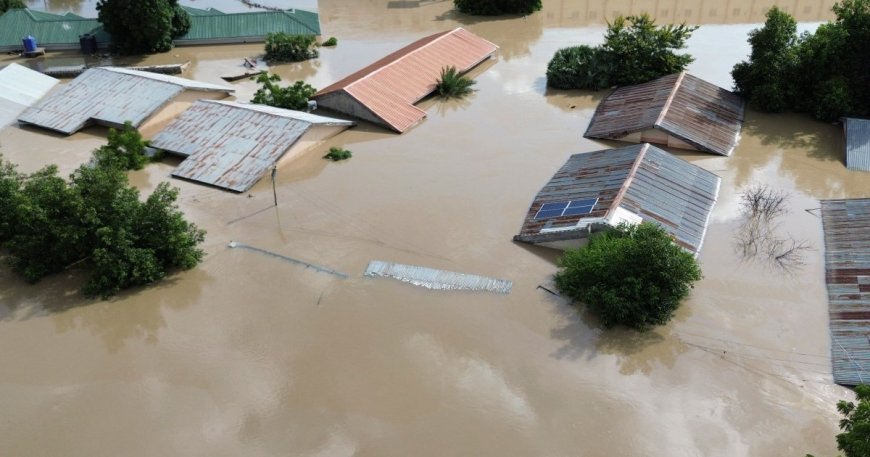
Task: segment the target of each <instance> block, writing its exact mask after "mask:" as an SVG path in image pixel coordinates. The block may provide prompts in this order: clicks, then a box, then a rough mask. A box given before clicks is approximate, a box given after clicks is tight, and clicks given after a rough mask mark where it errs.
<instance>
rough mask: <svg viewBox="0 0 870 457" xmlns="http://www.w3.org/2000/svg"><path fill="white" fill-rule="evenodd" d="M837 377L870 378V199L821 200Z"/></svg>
mask: <svg viewBox="0 0 870 457" xmlns="http://www.w3.org/2000/svg"><path fill="white" fill-rule="evenodd" d="M821 206H822V227H823V230H824V232H825V282H826V283H827V286H828V311H829V318H830V327H831V365H832V368H833V373H834V382H836V383H837V384H842V385H845V386H854V385H858V384H866V383H868V382H870V371H868V369H870V284H868V277H870V229H868V227H870V199H867V198H859V199H850V200H822V202H821Z"/></svg>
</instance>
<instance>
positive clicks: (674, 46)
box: [547, 13, 698, 90]
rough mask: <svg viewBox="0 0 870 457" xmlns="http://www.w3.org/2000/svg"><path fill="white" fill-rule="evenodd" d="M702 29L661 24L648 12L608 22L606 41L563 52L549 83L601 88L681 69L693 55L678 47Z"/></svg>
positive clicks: (553, 62) (552, 66)
mask: <svg viewBox="0 0 870 457" xmlns="http://www.w3.org/2000/svg"><path fill="white" fill-rule="evenodd" d="M697 28H698V27H690V26H687V25H686V24H680V25H673V24H670V25H664V26H656V24H655V21H654V20H653V19H652V18H650V17H649V15H648V14H646V13H644V14H641V15H639V16H628V17H623V16H618V17H617V18H616V19H614V21H613V22H612V23H609V24H608V26H607V32H606V34H605V36H604V44H603V45H601V46H596V47H594V48H593V47H589V46H576V47H570V48H564V49H560V50H559V51H557V52H556V54H555V55H554V56H553V59H551V60H550V63H549V64H548V65H547V85H548V86H550V87H553V88H556V89H591V90H599V89H603V88H606V87H611V86H626V85H632V84H640V83H644V82H647V81H651V80H653V79H656V78H659V77H662V76H665V75H670V74H673V73H679V72H681V71H683V70H684V69H685V68H686V66H688V65H689V64H690V63H691V62H692V60H693V59H692V56H690V55H688V54H677V53H676V51H678V50H680V49H683V48H685V46H686V40H688V39H689V38H690V37H691V36H692V32H694V31H695V30H697Z"/></svg>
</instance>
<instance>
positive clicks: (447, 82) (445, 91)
mask: <svg viewBox="0 0 870 457" xmlns="http://www.w3.org/2000/svg"><path fill="white" fill-rule="evenodd" d="M474 84H475V81H474V80H473V79H471V78H468V77H466V76H462V75H461V74H460V73H459V72H458V71H457V70H456V67H444V68H442V69H441V77H440V78H438V82H437V83H435V93H437V94H438V96H439V97H441V98H447V99H450V98H462V97H465V96H466V95H468V94H470V93H472V92H474V89H472V88H471V86H474Z"/></svg>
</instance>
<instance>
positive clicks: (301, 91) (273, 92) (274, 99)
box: [251, 73, 317, 110]
mask: <svg viewBox="0 0 870 457" xmlns="http://www.w3.org/2000/svg"><path fill="white" fill-rule="evenodd" d="M278 81H281V77H280V76H278V75H267V74H265V73H263V74H261V75H260V76H258V77H257V82H258V83H260V84H262V85H263V86H262V87H261V88H259V89H257V92H255V93H254V98H252V99H251V103H256V104H258V105H269V106H274V107H277V108H286V109H295V110H305V109H307V108H308V99H309V98H311V96H313V95H314V94H315V93H317V89H315V88H314V87H313V86H311V85H309V84H307V83H305V82H303V81H296V82H295V83H293V85H292V86H287V87H281V86H279V85H278V84H275V83H277V82H278Z"/></svg>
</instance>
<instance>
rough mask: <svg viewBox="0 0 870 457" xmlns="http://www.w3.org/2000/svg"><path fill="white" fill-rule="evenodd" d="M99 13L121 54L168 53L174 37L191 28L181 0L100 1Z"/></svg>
mask: <svg viewBox="0 0 870 457" xmlns="http://www.w3.org/2000/svg"><path fill="white" fill-rule="evenodd" d="M97 12H98V14H97V19H98V20H99V21H100V22H101V23H102V24H103V27H104V28H105V29H106V32H108V33H109V35H111V36H112V46H114V48H115V49H116V50H117V51H118V52H121V53H122V54H148V53H154V52H166V51H168V50H170V49H172V39H173V38H178V37H180V36H183V35H184V34H185V33H187V31H188V30H189V29H190V18H189V17H188V14H187V11H185V10H184V8H182V7H181V6H179V5H178V0H100V1H99V2H98V3H97Z"/></svg>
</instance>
